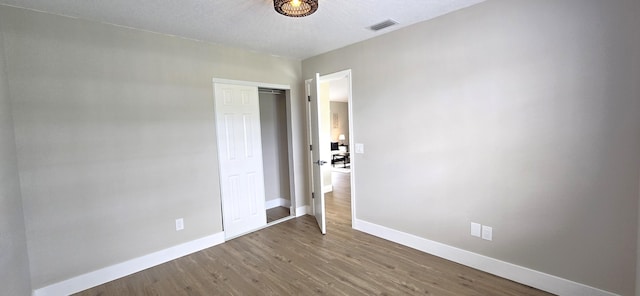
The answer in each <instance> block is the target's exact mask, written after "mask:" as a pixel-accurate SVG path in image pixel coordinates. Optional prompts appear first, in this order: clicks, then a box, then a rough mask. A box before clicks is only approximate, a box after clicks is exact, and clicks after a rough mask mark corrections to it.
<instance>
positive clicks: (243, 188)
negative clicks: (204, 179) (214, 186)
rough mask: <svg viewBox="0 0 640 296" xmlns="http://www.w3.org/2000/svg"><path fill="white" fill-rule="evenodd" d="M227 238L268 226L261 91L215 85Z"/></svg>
mask: <svg viewBox="0 0 640 296" xmlns="http://www.w3.org/2000/svg"><path fill="white" fill-rule="evenodd" d="M214 90H215V91H214V97H215V100H214V101H215V114H216V128H217V133H218V135H217V136H218V158H219V162H220V164H219V166H220V187H221V199H222V215H223V225H224V232H225V237H226V238H227V239H228V238H233V237H236V236H239V235H242V234H244V233H247V232H250V231H253V230H256V229H259V228H260V227H263V226H265V225H266V224H267V218H266V209H265V197H264V196H265V193H264V173H263V167H262V139H261V134H260V106H259V102H258V88H257V87H254V86H243V85H233V84H222V83H215V84H214Z"/></svg>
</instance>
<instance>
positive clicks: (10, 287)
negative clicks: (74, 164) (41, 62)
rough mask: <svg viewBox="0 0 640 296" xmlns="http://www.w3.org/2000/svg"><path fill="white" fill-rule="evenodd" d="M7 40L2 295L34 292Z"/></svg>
mask: <svg viewBox="0 0 640 296" xmlns="http://www.w3.org/2000/svg"><path fill="white" fill-rule="evenodd" d="M1 28H2V26H1V24H0V29H1ZM3 39H4V38H3V36H2V30H0V287H2V288H1V289H2V291H0V294H3V295H30V294H31V283H30V280H29V261H28V256H27V239H26V236H25V226H24V218H23V213H22V198H21V196H20V180H19V177H18V164H17V156H16V143H15V138H14V133H13V122H12V119H11V117H12V116H11V103H10V101H9V89H8V87H7V74H6V71H5V54H4V42H3ZM4 293H6V294H4Z"/></svg>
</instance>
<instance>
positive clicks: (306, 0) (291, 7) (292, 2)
mask: <svg viewBox="0 0 640 296" xmlns="http://www.w3.org/2000/svg"><path fill="white" fill-rule="evenodd" d="M273 8H274V9H275V10H276V11H277V12H278V13H279V14H282V15H286V16H290V17H303V16H307V15H310V14H312V13H314V12H316V10H318V0H273Z"/></svg>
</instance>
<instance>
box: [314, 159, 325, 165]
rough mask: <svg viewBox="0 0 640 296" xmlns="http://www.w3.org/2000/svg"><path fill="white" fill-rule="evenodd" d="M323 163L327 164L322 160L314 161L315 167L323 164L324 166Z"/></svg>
mask: <svg viewBox="0 0 640 296" xmlns="http://www.w3.org/2000/svg"><path fill="white" fill-rule="evenodd" d="M325 163H327V162H326V161H324V160H318V161H316V164H317V165H323V164H325Z"/></svg>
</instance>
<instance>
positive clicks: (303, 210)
mask: <svg viewBox="0 0 640 296" xmlns="http://www.w3.org/2000/svg"><path fill="white" fill-rule="evenodd" d="M311 214H312V213H311V207H310V206H301V207H297V208H296V217H300V216H304V215H311Z"/></svg>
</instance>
